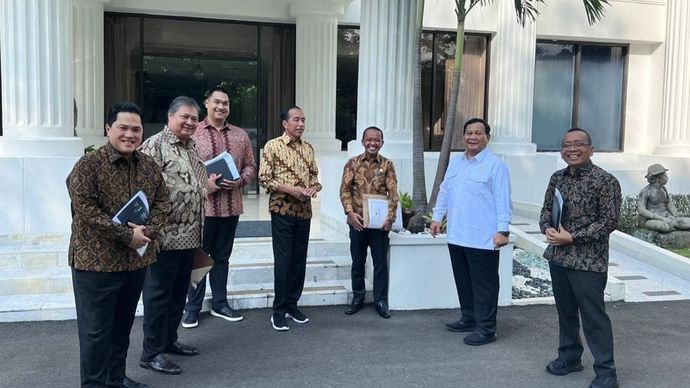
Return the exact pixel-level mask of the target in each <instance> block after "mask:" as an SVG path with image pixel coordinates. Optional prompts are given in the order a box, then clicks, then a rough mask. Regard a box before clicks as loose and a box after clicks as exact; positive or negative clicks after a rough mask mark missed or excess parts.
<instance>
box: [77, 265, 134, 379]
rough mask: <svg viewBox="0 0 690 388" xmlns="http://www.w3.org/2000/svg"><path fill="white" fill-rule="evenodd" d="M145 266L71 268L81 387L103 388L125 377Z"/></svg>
mask: <svg viewBox="0 0 690 388" xmlns="http://www.w3.org/2000/svg"><path fill="white" fill-rule="evenodd" d="M145 276H146V269H145V268H142V269H139V270H135V271H125V272H94V271H80V270H77V269H74V268H72V285H73V287H74V301H75V304H76V307H77V327H78V331H79V369H80V374H81V386H82V387H102V386H105V383H106V381H119V380H121V379H123V378H124V377H125V360H126V359H127V349H128V348H129V334H130V332H131V331H132V324H133V323H134V313H135V312H136V309H137V302H138V301H139V296H140V295H141V287H142V285H143V284H144V277H145Z"/></svg>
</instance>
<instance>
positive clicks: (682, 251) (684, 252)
mask: <svg viewBox="0 0 690 388" xmlns="http://www.w3.org/2000/svg"><path fill="white" fill-rule="evenodd" d="M670 251H672V252H674V253H677V254H679V255H681V256H685V257H688V258H690V248H674V249H670Z"/></svg>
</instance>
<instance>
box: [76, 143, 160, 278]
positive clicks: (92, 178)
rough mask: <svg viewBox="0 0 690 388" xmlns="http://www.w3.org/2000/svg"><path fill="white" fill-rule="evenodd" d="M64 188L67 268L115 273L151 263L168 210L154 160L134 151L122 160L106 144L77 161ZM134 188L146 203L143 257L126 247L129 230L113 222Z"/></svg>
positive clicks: (121, 157)
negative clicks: (68, 205)
mask: <svg viewBox="0 0 690 388" xmlns="http://www.w3.org/2000/svg"><path fill="white" fill-rule="evenodd" d="M67 190H68V191H69V195H70V198H71V200H72V236H71V238H70V246H69V254H68V260H69V265H70V266H72V267H74V268H75V269H78V270H85V271H96V272H119V271H133V270H136V269H139V268H144V267H146V266H147V265H149V264H150V263H153V262H154V261H155V258H156V252H157V248H158V245H159V242H160V236H161V233H160V232H161V230H162V229H163V225H164V224H165V222H166V218H167V216H168V213H169V212H170V198H169V195H168V189H167V187H166V186H165V182H164V181H163V176H162V174H161V169H160V167H158V165H157V164H156V162H155V161H154V160H153V158H151V157H149V156H147V155H145V154H143V153H141V152H139V151H134V154H133V155H132V158H131V159H130V160H127V159H125V158H124V157H123V156H122V155H121V154H120V153H118V152H117V150H115V148H114V147H113V146H112V145H111V144H110V143H107V144H106V145H104V146H103V147H101V148H99V149H97V150H96V151H94V152H91V153H89V154H86V155H84V156H82V157H81V159H79V161H78V162H77V163H76V164H75V166H74V169H72V172H71V173H70V174H69V176H68V177H67ZM139 190H142V191H143V192H144V194H146V198H147V200H148V202H149V218H148V222H147V223H146V230H145V232H144V233H145V234H146V236H147V237H148V238H150V239H151V240H152V242H151V243H149V246H148V248H147V250H146V252H145V253H144V256H143V257H140V256H139V254H138V253H137V252H136V250H134V249H132V248H130V247H129V246H128V245H129V244H130V242H131V241H132V229H131V228H130V227H128V226H126V225H119V224H116V223H115V222H113V221H112V218H113V216H114V215H115V214H116V213H117V212H118V211H119V210H120V209H121V208H122V206H123V205H124V204H126V203H127V201H129V199H130V198H131V197H132V196H133V195H134V194H136V193H137V192H138V191H139Z"/></svg>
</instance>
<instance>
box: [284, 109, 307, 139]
mask: <svg viewBox="0 0 690 388" xmlns="http://www.w3.org/2000/svg"><path fill="white" fill-rule="evenodd" d="M288 114H289V117H288V119H287V120H283V129H284V130H285V133H286V134H287V135H288V136H289V137H290V139H292V140H297V139H299V138H301V137H302V134H303V133H304V120H305V118H304V112H302V109H299V108H292V109H290V111H289V112H288Z"/></svg>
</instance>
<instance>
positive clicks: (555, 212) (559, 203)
mask: <svg viewBox="0 0 690 388" xmlns="http://www.w3.org/2000/svg"><path fill="white" fill-rule="evenodd" d="M562 217H563V195H561V192H560V191H559V190H558V188H556V189H555V191H554V193H553V204H551V225H552V226H553V227H554V228H556V230H559V231H560V230H561V218H562Z"/></svg>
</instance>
